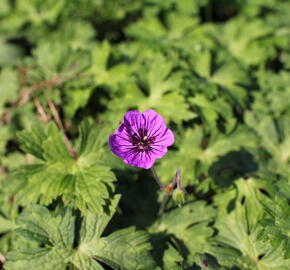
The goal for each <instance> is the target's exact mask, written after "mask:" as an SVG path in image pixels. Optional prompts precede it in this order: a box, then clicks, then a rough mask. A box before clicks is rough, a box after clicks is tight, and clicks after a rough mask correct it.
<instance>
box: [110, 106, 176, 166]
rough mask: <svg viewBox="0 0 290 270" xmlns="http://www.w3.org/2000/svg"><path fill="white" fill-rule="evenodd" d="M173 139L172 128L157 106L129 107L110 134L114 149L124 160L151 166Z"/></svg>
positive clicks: (132, 163) (138, 164) (135, 164)
mask: <svg viewBox="0 0 290 270" xmlns="http://www.w3.org/2000/svg"><path fill="white" fill-rule="evenodd" d="M173 143H174V135H173V132H172V131H171V130H170V129H168V128H166V125H165V122H164V119H163V118H162V117H161V116H160V115H159V114H158V113H156V112H155V111H154V110H147V111H145V112H143V113H140V112H138V111H129V112H127V113H126V114H125V115H124V118H123V121H122V123H121V124H120V126H119V128H118V129H117V130H116V131H115V132H114V134H111V135H110V137H109V144H110V146H111V151H112V152H113V153H114V154H116V155H117V156H119V157H121V158H122V159H123V160H124V162H125V163H127V164H129V165H132V166H136V167H141V168H144V169H149V168H151V167H152V166H153V164H154V162H155V160H156V159H157V158H161V157H163V156H164V155H165V154H166V152H167V147H169V146H171V145H172V144H173Z"/></svg>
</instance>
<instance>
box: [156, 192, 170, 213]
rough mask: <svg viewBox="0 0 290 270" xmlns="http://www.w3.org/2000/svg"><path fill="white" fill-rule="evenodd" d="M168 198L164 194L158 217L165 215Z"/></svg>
mask: <svg viewBox="0 0 290 270" xmlns="http://www.w3.org/2000/svg"><path fill="white" fill-rule="evenodd" d="M168 198H169V196H168V194H166V193H164V194H163V197H162V202H161V204H160V207H159V211H158V216H161V215H162V214H163V213H164V210H165V207H166V203H167V201H168Z"/></svg>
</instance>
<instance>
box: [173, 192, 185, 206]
mask: <svg viewBox="0 0 290 270" xmlns="http://www.w3.org/2000/svg"><path fill="white" fill-rule="evenodd" d="M172 197H173V200H174V201H175V202H176V203H177V205H178V206H179V207H181V205H182V204H184V202H185V195H184V192H183V190H182V189H178V188H177V189H175V190H174V192H173V194H172Z"/></svg>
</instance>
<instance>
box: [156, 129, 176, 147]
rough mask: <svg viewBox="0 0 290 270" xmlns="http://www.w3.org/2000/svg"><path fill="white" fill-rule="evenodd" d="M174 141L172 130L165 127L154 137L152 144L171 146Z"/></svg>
mask: <svg viewBox="0 0 290 270" xmlns="http://www.w3.org/2000/svg"><path fill="white" fill-rule="evenodd" d="M173 143H174V135H173V132H172V131H171V130H170V129H169V128H167V129H166V130H165V131H164V133H162V134H160V135H159V136H158V137H157V138H155V140H154V142H153V143H152V146H158V145H159V146H161V145H162V146H166V147H168V146H171V145H172V144H173Z"/></svg>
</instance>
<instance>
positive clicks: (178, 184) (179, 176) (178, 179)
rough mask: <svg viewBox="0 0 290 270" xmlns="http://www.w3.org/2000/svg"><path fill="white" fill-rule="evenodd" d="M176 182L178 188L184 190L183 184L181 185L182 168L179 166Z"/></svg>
mask: <svg viewBox="0 0 290 270" xmlns="http://www.w3.org/2000/svg"><path fill="white" fill-rule="evenodd" d="M176 182H177V189H179V190H182V185H181V169H180V168H178V169H177V170H176Z"/></svg>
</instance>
